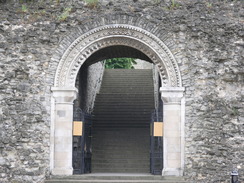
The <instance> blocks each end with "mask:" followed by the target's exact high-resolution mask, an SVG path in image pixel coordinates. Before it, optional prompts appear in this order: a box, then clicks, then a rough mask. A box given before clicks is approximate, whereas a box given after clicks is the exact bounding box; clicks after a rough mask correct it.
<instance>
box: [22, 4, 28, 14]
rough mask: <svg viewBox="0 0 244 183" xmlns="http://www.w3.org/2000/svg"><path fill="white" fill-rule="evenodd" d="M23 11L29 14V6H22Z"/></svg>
mask: <svg viewBox="0 0 244 183" xmlns="http://www.w3.org/2000/svg"><path fill="white" fill-rule="evenodd" d="M21 11H22V12H23V13H27V12H28V9H27V6H26V5H24V4H22V7H21Z"/></svg>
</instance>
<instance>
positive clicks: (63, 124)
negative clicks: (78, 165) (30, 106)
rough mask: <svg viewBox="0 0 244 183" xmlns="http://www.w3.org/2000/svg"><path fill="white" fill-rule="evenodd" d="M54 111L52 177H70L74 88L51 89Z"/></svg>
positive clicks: (71, 169) (71, 168) (75, 93)
mask: <svg viewBox="0 0 244 183" xmlns="http://www.w3.org/2000/svg"><path fill="white" fill-rule="evenodd" d="M51 90H52V92H53V97H54V99H55V109H54V125H53V128H54V134H53V143H54V146H53V147H54V150H53V151H54V152H53V153H54V154H53V158H54V160H53V169H52V170H51V171H52V174H53V175H72V174H73V167H72V145H73V144H72V141H73V140H72V127H73V101H74V100H75V99H76V96H77V93H78V92H77V89H76V88H59V87H53V88H52V89H51Z"/></svg>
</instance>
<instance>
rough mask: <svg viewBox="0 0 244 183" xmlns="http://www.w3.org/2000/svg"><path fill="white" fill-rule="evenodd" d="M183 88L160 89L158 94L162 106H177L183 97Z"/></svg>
mask: <svg viewBox="0 0 244 183" xmlns="http://www.w3.org/2000/svg"><path fill="white" fill-rule="evenodd" d="M184 91H185V87H161V88H160V93H161V98H162V100H163V102H164V104H179V103H180V102H181V99H182V98H183V96H184Z"/></svg>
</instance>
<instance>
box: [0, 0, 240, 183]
mask: <svg viewBox="0 0 244 183" xmlns="http://www.w3.org/2000/svg"><path fill="white" fill-rule="evenodd" d="M122 15H123V17H132V18H133V20H136V19H138V20H139V19H140V20H142V19H143V20H145V21H144V22H145V23H146V22H148V24H149V23H151V24H153V25H157V26H158V27H160V30H161V32H162V33H163V34H164V35H167V36H166V37H168V38H170V39H171V42H168V43H167V44H168V45H171V44H172V45H177V48H178V49H179V51H180V52H181V53H184V55H183V56H182V55H179V56H177V55H176V57H178V59H177V60H178V65H179V67H180V71H181V76H182V82H183V86H184V87H186V91H185V97H186V119H185V140H186V144H185V172H184V175H185V177H186V179H187V180H189V181H190V180H191V181H193V182H196V183H213V182H216V183H227V182H229V180H230V172H231V171H232V170H233V169H235V168H239V175H240V181H244V171H243V169H244V128H243V126H244V107H243V106H244V105H243V104H244V49H243V48H244V2H243V1H242V0H233V1H231V0H224V1H221V0H175V1H173V0H114V1H108V0H100V1H98V2H97V3H96V2H95V3H93V4H91V3H87V2H86V1H82V0H72V1H65V0H57V1H55V0H53V1H51V0H49V1H37V0H28V1H27V0H26V1H24V0H23V1H21V0H20V1H18V0H12V1H11V0H10V1H7V0H0V182H1V183H5V182H6V183H7V182H11V183H17V182H19V183H20V182H25V183H33V182H36V183H40V182H43V181H44V179H45V178H46V177H48V176H50V169H49V166H50V164H49V163H50V149H49V147H50V120H51V119H50V102H51V101H50V100H51V90H50V87H51V86H53V83H54V80H53V78H54V75H55V72H56V69H57V68H56V67H55V66H56V65H55V64H54V63H52V60H51V58H52V56H53V54H54V52H55V51H56V48H57V47H58V46H59V44H60V41H61V40H63V39H65V37H66V35H69V34H70V33H71V32H72V30H73V29H74V28H77V27H79V26H81V25H85V28H84V29H87V30H89V29H92V28H94V27H96V25H97V24H99V23H98V21H96V20H99V17H104V19H106V20H108V21H112V20H116V19H121V17H122ZM125 23H126V20H125ZM143 26H145V27H146V26H147V25H143ZM151 30H152V29H151ZM157 34H158V35H159V38H160V34H161V33H160V32H159V33H157ZM176 51H177V50H176Z"/></svg>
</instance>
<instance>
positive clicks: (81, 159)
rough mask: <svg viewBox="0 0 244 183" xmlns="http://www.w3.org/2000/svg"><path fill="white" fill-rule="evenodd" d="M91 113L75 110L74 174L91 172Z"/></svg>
mask: <svg viewBox="0 0 244 183" xmlns="http://www.w3.org/2000/svg"><path fill="white" fill-rule="evenodd" d="M91 125H92V120H91V115H89V114H86V113H84V112H83V111H82V110H81V109H76V110H75V111H74V122H73V174H84V173H91V155H92V154H91V152H92V151H91Z"/></svg>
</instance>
